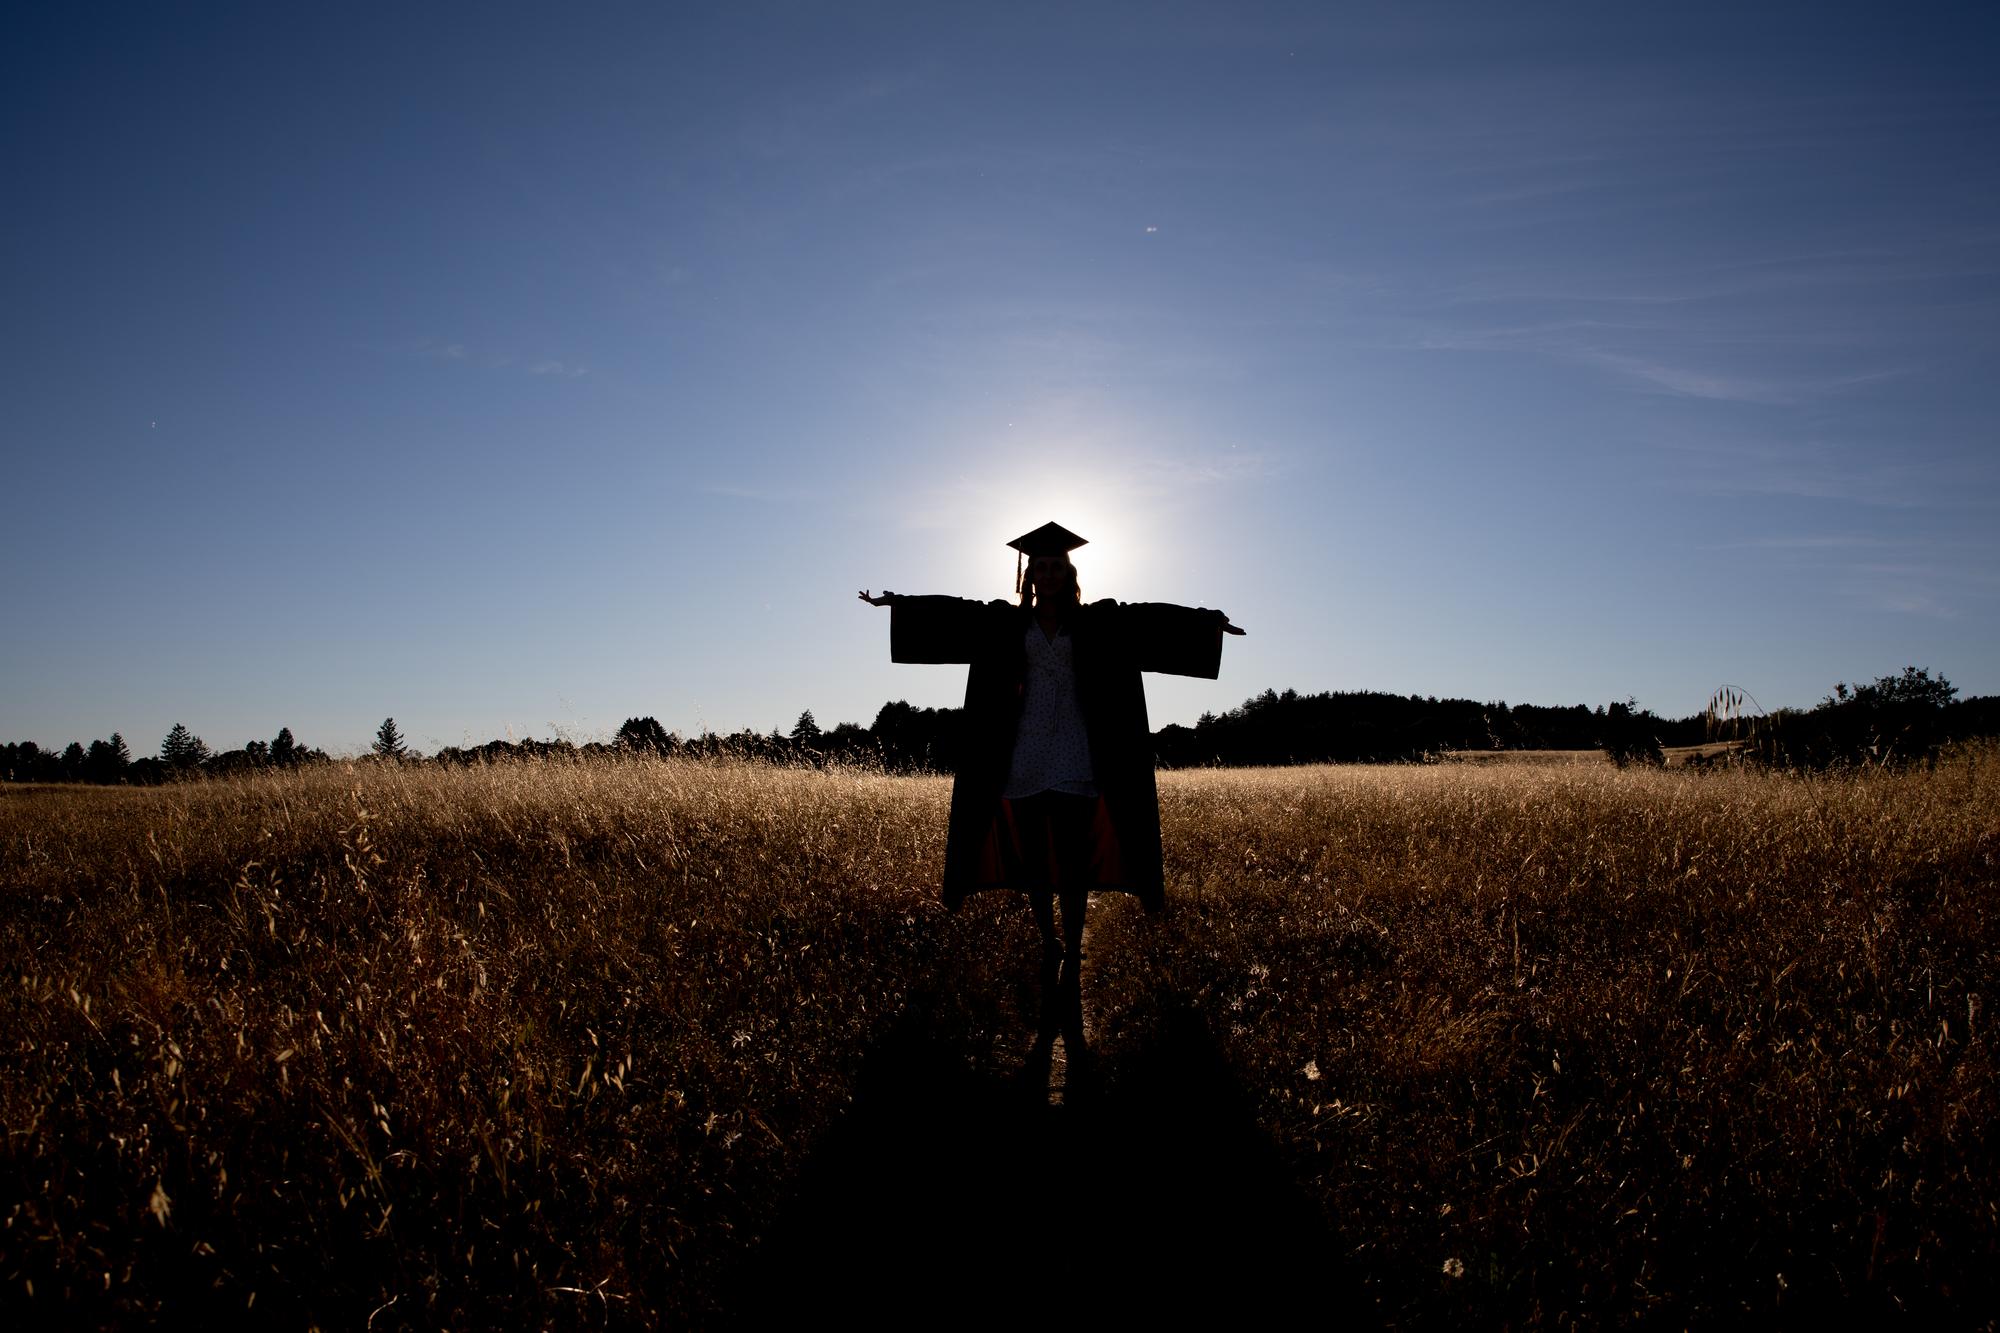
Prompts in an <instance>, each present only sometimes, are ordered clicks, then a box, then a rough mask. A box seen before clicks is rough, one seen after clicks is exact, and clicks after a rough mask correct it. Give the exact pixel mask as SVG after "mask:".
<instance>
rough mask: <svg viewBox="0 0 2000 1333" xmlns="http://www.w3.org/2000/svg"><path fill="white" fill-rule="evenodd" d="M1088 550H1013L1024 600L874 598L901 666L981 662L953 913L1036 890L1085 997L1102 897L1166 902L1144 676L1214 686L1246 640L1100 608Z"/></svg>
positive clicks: (1027, 539)
mask: <svg viewBox="0 0 2000 1333" xmlns="http://www.w3.org/2000/svg"><path fill="white" fill-rule="evenodd" d="M1083 544H1084V538H1082V537H1079V536H1077V535H1076V534H1075V533H1072V532H1069V531H1067V530H1066V529H1064V528H1062V527H1059V526H1057V525H1056V524H1054V523H1047V524H1044V525H1043V526H1041V527H1039V528H1037V529H1036V530H1035V531H1033V532H1030V533H1028V534H1026V535H1025V536H1022V537H1018V538H1016V539H1015V540H1013V541H1011V542H1009V543H1008V545H1009V546H1012V547H1013V548H1014V549H1015V550H1016V551H1018V552H1020V553H1021V556H1019V557H1016V561H1015V586H1016V589H1017V591H1018V592H1019V593H1020V603H1019V605H1010V604H1008V603H1007V602H1006V601H1004V600H996V601H992V602H974V601H968V600H966V599H963V598H958V597H909V596H903V595H900V594H897V593H892V592H888V591H884V592H883V593H882V595H881V596H879V597H875V596H870V595H869V594H868V593H867V592H866V591H865V590H864V591H863V592H862V593H861V600H863V601H865V602H867V603H869V604H870V605H871V606H887V607H889V608H890V621H889V656H890V659H891V660H892V661H897V662H931V663H935V662H964V663H967V664H969V665H970V667H971V670H970V671H969V672H968V673H967V676H966V683H965V733H964V741H963V744H962V746H961V748H960V757H959V763H958V773H957V777H956V780H955V781H954V783H953V784H952V791H951V827H950V830H949V833H948V835H947V837H946V840H945V858H944V886H943V887H944V901H945V905H946V906H947V907H949V908H952V909H953V910H956V909H957V907H958V905H959V903H960V901H962V900H963V899H964V897H965V895H966V894H968V893H971V892H973V891H975V890H978V889H989V888H1008V889H1018V890H1022V891H1025V892H1026V893H1027V894H1028V897H1029V902H1030V903H1031V904H1032V906H1033V908H1034V913H1035V924H1036V925H1037V926H1039V927H1040V929H1041V933H1042V962H1043V977H1044V983H1045V986H1046V985H1047V984H1048V983H1050V982H1054V981H1057V980H1058V978H1057V976H1056V975H1055V974H1056V973H1057V970H1058V968H1059V967H1060V969H1061V971H1060V982H1061V986H1060V989H1061V990H1063V991H1064V992H1065V993H1067V994H1069V995H1075V994H1076V993H1077V988H1078V984H1079V979H1080V969H1081V965H1082V961H1083V960H1082V944H1083V921H1084V912H1085V908H1086V905H1087V903H1088V901H1089V898H1088V895H1089V893H1090V892H1091V890H1093V889H1121V890H1124V891H1126V892H1129V893H1135V894H1137V895H1138V896H1139V900H1140V901H1141V902H1142V903H1144V904H1145V906H1146V910H1148V911H1149V912H1157V911H1159V910H1160V909H1161V908H1162V907H1163V906H1164V904H1165V892H1164V888H1163V883H1162V872H1161V865H1160V806H1159V793H1158V790H1157V788H1156V787H1155V785H1154V781H1153V749H1152V734H1151V731H1150V730H1149V728H1148V726H1147V723H1146V692H1145V687H1144V686H1143V685H1142V684H1141V683H1140V680H1139V673H1140V672H1142V671H1163V672H1170V673H1172V674H1174V675H1179V676H1202V677H1206V678H1207V679H1210V680H1213V679H1215V677H1216V674H1217V672H1218V671H1219V670H1220V668H1221V665H1222V636H1223V634H1224V633H1225V632H1226V633H1230V634H1241V633H1243V631H1242V630H1240V629H1238V628H1237V627H1236V626H1234V625H1232V624H1230V623H1229V617H1228V616H1226V615H1224V614H1223V613H1222V612H1220V611H1210V610H1206V609H1200V608H1193V607H1185V606H1172V605H1168V604H1165V603H1159V602H1139V603H1133V604H1130V605H1121V604H1120V603H1118V602H1115V601H1111V600H1108V599H1107V600H1105V601H1100V602H1093V603H1090V604H1088V605H1086V604H1085V603H1084V602H1083V601H1082V599H1081V596H1080V594H1079V592H1078V588H1077V579H1076V566H1075V565H1073V564H1071V563H1070V558H1069V552H1070V551H1072V550H1074V549H1075V548H1076V547H1079V546H1082V545H1083ZM1021 557H1026V558H1027V561H1028V564H1027V568H1026V570H1025V572H1024V571H1023V570H1022V569H1021V563H1020V561H1021ZM1058 895H1059V896H1060V897H1061V898H1062V908H1063V913H1062V914H1063V941H1062V942H1058V940H1057V938H1056V928H1055V912H1054V906H1053V900H1054V899H1055V898H1056V897H1057V896H1058ZM1045 1028H1046V1015H1045Z"/></svg>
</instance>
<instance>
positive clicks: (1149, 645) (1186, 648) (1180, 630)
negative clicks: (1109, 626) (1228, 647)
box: [1118, 602, 1226, 680]
mask: <svg viewBox="0 0 2000 1333" xmlns="http://www.w3.org/2000/svg"><path fill="white" fill-rule="evenodd" d="M1224 619H1226V617H1225V616H1224V615H1223V613H1222V612H1220V611H1211V610H1209V609H1208V608H1206V607H1199V606H1175V605H1173V604H1172V603H1170V602H1127V603H1125V604H1124V605H1122V606H1120V607H1119V608H1118V628H1119V634H1120V637H1121V638H1122V639H1123V640H1124V642H1125V647H1126V651H1127V652H1129V653H1130V654H1131V655H1132V661H1133V664H1134V665H1136V666H1137V667H1138V668H1139V670H1141V671H1157V672H1162V673H1164V674H1166V675H1169V676H1201V677H1203V678H1205V679H1208V680H1214V679H1215V678H1216V677H1217V676H1219V675H1220V674H1221V673H1222V623H1223V621H1224Z"/></svg>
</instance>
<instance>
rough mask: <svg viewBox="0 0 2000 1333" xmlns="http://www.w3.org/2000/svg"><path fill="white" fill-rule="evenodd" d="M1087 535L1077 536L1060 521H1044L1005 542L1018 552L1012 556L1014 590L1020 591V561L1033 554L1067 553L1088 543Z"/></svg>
mask: <svg viewBox="0 0 2000 1333" xmlns="http://www.w3.org/2000/svg"><path fill="white" fill-rule="evenodd" d="M1089 542H1090V539H1089V538H1088V537H1079V536H1077V535H1076V534H1075V533H1074V532H1071V531H1070V530H1069V529H1068V528H1066V527H1064V526H1063V525H1062V524H1060V523H1044V524H1042V526H1040V527H1039V528H1036V529H1035V530H1034V531H1033V532H1024V533H1022V534H1021V535H1020V536H1018V537H1016V538H1015V539H1014V540H1013V541H1011V542H1008V543H1007V544H1008V545H1009V546H1011V547H1013V548H1014V549H1015V550H1016V551H1018V552H1020V554H1019V555H1017V556H1015V557H1014V591H1015V592H1019V591H1021V561H1022V560H1024V559H1026V558H1027V557H1029V556H1033V555H1068V554H1069V553H1070V552H1071V551H1074V550H1075V549H1076V548H1077V547H1079V546H1085V545H1088V544H1089Z"/></svg>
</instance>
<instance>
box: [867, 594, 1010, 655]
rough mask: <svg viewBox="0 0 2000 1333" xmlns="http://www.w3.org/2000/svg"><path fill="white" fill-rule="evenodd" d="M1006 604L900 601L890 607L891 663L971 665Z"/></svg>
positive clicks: (951, 599)
mask: <svg viewBox="0 0 2000 1333" xmlns="http://www.w3.org/2000/svg"><path fill="white" fill-rule="evenodd" d="M1006 607H1007V604H1006V603H1005V602H974V601H970V600H968V599H966V598H963V597H898V598H897V599H896V600H895V601H893V602H891V603H890V604H889V660H890V661H891V662H925V663H938V662H971V661H973V660H974V659H975V658H977V657H979V656H980V654H981V651H982V649H983V647H984V646H985V645H986V644H987V643H988V642H990V640H991V638H992V633H993V621H994V617H995V615H996V612H997V613H999V614H1004V613H1005V611H1006Z"/></svg>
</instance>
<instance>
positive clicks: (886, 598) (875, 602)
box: [861, 588, 1243, 634]
mask: <svg viewBox="0 0 2000 1333" xmlns="http://www.w3.org/2000/svg"><path fill="white" fill-rule="evenodd" d="M861 600H862V601H864V602H866V603H868V605H870V606H887V605H889V603H891V602H893V601H895V600H896V594H895V593H893V592H890V591H889V590H888V589H887V588H884V589H882V595H881V596H880V597H870V596H869V595H868V589H866V588H863V589H862V590H861ZM1236 632H1237V633H1238V634H1241V633H1242V632H1243V631H1242V630H1237V631H1236Z"/></svg>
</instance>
